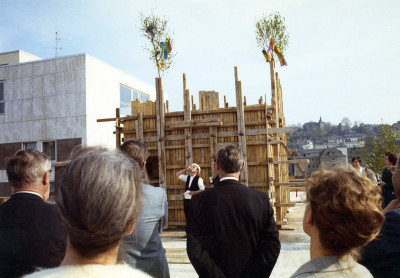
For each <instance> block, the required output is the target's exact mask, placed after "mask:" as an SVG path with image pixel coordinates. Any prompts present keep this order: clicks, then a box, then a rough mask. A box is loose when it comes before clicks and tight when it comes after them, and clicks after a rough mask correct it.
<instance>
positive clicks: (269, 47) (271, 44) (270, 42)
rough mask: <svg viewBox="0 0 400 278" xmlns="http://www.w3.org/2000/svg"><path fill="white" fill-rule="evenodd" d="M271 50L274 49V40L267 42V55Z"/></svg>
mask: <svg viewBox="0 0 400 278" xmlns="http://www.w3.org/2000/svg"><path fill="white" fill-rule="evenodd" d="M273 48H274V40H273V39H271V40H270V41H269V46H268V50H267V53H269V52H270V51H272V49H273Z"/></svg>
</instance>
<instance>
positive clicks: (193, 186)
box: [185, 175, 200, 191]
mask: <svg viewBox="0 0 400 278" xmlns="http://www.w3.org/2000/svg"><path fill="white" fill-rule="evenodd" d="M199 178H200V177H199V175H196V176H194V178H193V181H192V184H191V185H190V188H189V181H190V175H188V177H187V179H186V186H185V191H187V190H190V191H197V190H200V188H199Z"/></svg>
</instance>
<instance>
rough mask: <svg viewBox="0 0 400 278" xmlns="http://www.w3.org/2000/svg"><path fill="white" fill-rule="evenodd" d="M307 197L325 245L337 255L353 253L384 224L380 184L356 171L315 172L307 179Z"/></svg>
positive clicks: (336, 169) (372, 237)
mask: <svg viewBox="0 0 400 278" xmlns="http://www.w3.org/2000/svg"><path fill="white" fill-rule="evenodd" d="M307 201H308V202H309V204H310V206H311V210H312V215H313V224H314V225H316V227H317V229H318V231H319V239H320V241H321V244H322V246H323V247H325V248H326V249H327V250H329V251H330V252H331V253H332V254H335V255H344V254H347V253H351V254H352V255H354V256H357V252H356V251H355V250H356V249H357V248H358V247H361V246H363V245H365V244H367V243H368V242H369V241H371V240H372V239H374V238H375V237H376V236H377V235H378V233H379V231H380V228H381V226H382V224H383V221H384V216H383V213H382V211H381V202H382V197H381V195H380V193H379V191H378V188H377V186H375V185H374V184H372V183H371V181H370V180H369V179H368V178H363V177H360V176H358V175H357V174H356V173H355V172H354V171H349V170H345V169H342V168H335V169H334V170H331V171H328V170H320V171H318V172H315V173H314V174H313V175H312V177H311V179H310V180H309V181H308V182H307Z"/></svg>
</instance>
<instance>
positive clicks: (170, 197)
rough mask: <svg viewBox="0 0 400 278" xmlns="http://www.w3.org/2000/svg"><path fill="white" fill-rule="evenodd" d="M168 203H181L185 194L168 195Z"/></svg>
mask: <svg viewBox="0 0 400 278" xmlns="http://www.w3.org/2000/svg"><path fill="white" fill-rule="evenodd" d="M167 199H168V201H180V200H183V194H179V195H168V196H167Z"/></svg>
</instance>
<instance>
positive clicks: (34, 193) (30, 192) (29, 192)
mask: <svg viewBox="0 0 400 278" xmlns="http://www.w3.org/2000/svg"><path fill="white" fill-rule="evenodd" d="M18 193H28V194H33V195H37V196H39V197H40V198H42V199H43V196H42V195H40V194H39V193H36V192H32V191H18V192H15V193H14V194H18Z"/></svg>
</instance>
